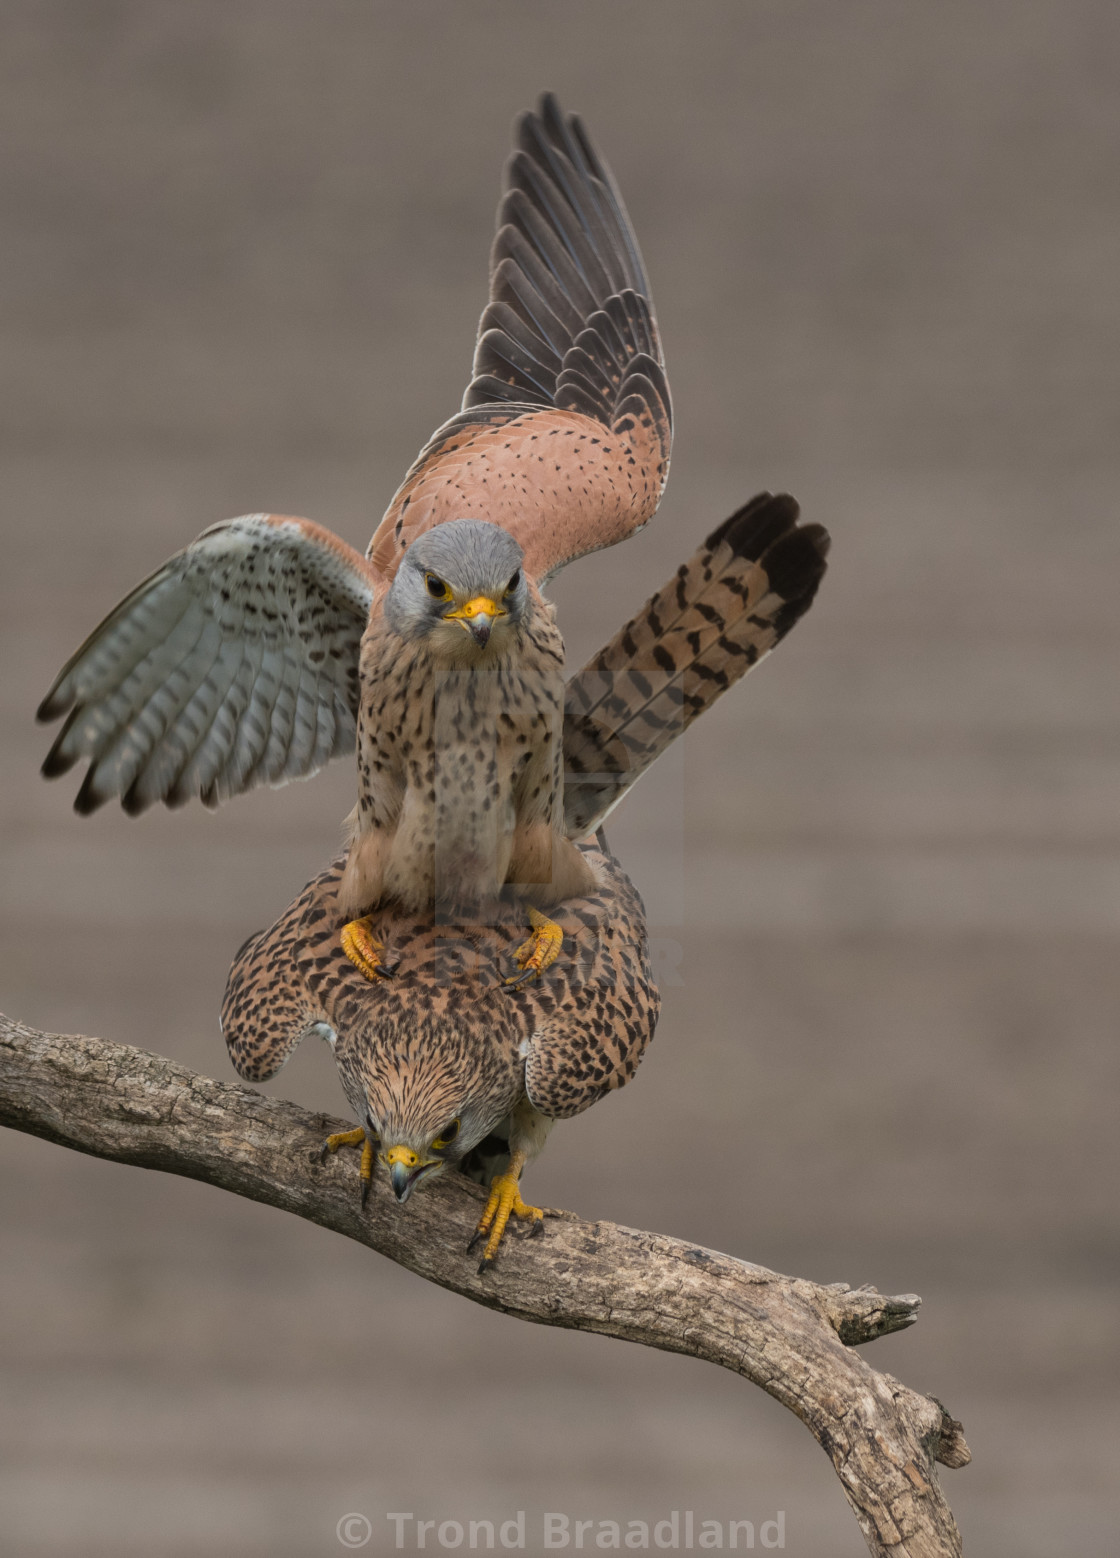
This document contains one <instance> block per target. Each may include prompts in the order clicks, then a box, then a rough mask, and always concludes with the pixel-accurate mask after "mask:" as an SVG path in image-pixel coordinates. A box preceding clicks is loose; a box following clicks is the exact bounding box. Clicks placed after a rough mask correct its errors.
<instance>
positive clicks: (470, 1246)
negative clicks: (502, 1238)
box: [467, 1229, 486, 1255]
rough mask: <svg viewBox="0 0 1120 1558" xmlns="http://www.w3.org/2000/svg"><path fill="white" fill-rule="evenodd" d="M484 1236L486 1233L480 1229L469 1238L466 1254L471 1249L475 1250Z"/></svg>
mask: <svg viewBox="0 0 1120 1558" xmlns="http://www.w3.org/2000/svg"><path fill="white" fill-rule="evenodd" d="M485 1237H486V1235H485V1234H484V1233H483V1232H482V1231H481V1229H480V1230H479V1231H478V1232H477V1233H476V1234H475V1235H474V1237H473V1238H472V1239H471V1242H470V1243H469V1244H468V1245H467V1254H468V1255H469V1254H470V1253H471V1251H472V1250H477V1248H478V1246H479V1245H480V1244H481V1243H482V1241H483V1239H485Z"/></svg>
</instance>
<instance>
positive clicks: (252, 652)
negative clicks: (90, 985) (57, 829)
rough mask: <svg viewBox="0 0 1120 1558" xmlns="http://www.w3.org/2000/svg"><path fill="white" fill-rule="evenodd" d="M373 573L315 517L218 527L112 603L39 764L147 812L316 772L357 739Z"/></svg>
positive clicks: (79, 657)
mask: <svg viewBox="0 0 1120 1558" xmlns="http://www.w3.org/2000/svg"><path fill="white" fill-rule="evenodd" d="M375 585H376V579H375V576H374V574H373V571H372V570H371V568H370V566H369V564H368V563H367V562H366V560H365V559H364V558H363V557H362V556H361V555H360V553H358V552H355V551H354V550H353V548H351V547H349V546H347V545H346V544H345V543H344V542H342V541H340V540H339V539H338V538H337V537H336V536H333V535H331V533H330V532H329V531H327V530H324V529H323V528H322V527H321V526H319V525H315V524H312V523H311V522H310V521H309V520H306V519H291V518H288V517H285V516H280V515H274V514H251V515H247V516H245V517H243V518H241V519H231V520H228V521H226V522H224V523H223V524H220V525H214V526H212V527H211V528H210V529H209V530H206V531H204V532H203V533H202V535H201V536H199V538H198V540H197V541H195V542H193V543H192V544H191V545H190V546H188V547H187V548H186V550H185V551H182V552H179V553H178V554H177V555H176V556H175V557H173V558H171V560H170V562H167V563H165V564H164V566H163V567H162V568H160V569H158V570H157V571H156V572H155V573H154V574H152V575H151V577H150V578H148V579H146V580H145V581H144V583H143V584H141V585H139V586H138V587H137V588H136V589H135V590H133V592H132V594H131V595H129V596H128V597H127V598H126V599H125V600H123V601H122V602H121V604H120V605H119V606H118V607H117V608H116V609H115V610H114V611H113V612H111V613H110V614H109V616H108V617H106V619H105V621H104V622H102V624H101V625H100V627H98V628H96V629H95V630H94V631H93V633H92V634H91V635H90V637H89V638H88V639H87V640H86V642H85V643H84V644H83V645H82V647H81V648H80V649H79V650H78V652H77V653H76V654H75V655H74V656H73V657H72V659H71V660H69V661H68V662H67V664H66V665H65V666H64V667H63V669H62V671H61V672H60V674H59V676H58V678H57V680H56V681H55V684H54V686H53V687H52V688H51V690H50V692H49V693H48V694H47V696H46V698H45V699H44V701H43V703H42V706H41V707H40V709H39V716H38V717H39V718H40V719H41V720H53V719H56V718H58V717H59V716H60V715H63V714H65V715H67V720H66V723H65V725H64V726H63V728H62V731H61V733H60V735H59V737H58V739H57V741H56V742H55V744H54V746H53V747H52V748H51V750H50V753H49V754H48V756H47V759H46V762H45V763H44V764H43V773H44V775H45V776H46V777H47V778H54V777H55V776H56V775H58V774H64V773H66V772H67V771H68V770H69V769H70V768H72V767H73V766H74V764H75V763H77V762H78V761H79V760H80V759H82V758H88V759H89V761H90V766H89V769H88V771H87V773H86V776H85V780H84V782H83V783H82V786H81V789H80V790H79V791H78V796H77V799H76V801H75V803H74V805H75V809H76V810H77V811H79V812H82V813H83V814H84V813H88V812H92V811H94V810H96V808H97V807H98V806H101V805H103V804H104V802H106V801H108V800H110V799H111V798H112V797H113V796H119V797H120V799H121V804H122V805H123V806H124V809H125V810H126V811H127V812H129V813H131V814H133V815H135V814H138V813H139V812H142V811H144V810H145V809H146V808H147V807H149V806H151V805H152V804H153V802H155V801H163V802H164V803H165V804H166V805H168V806H179V805H182V804H183V803H184V802H186V801H188V800H190V798H191V797H192V796H195V795H197V796H200V797H201V799H202V801H203V802H204V803H205V804H206V805H207V806H216V805H217V804H218V803H219V802H220V801H224V800H226V799H228V798H229V797H230V796H231V795H237V794H240V793H241V792H242V791H245V790H249V789H252V788H253V787H254V786H256V785H262V784H268V785H279V784H285V783H286V782H287V781H288V780H289V779H298V778H304V777H306V776H308V775H310V774H313V773H315V772H316V770H318V769H319V768H322V767H323V765H324V764H325V763H326V762H328V760H329V759H330V758H332V757H338V756H340V755H341V754H343V753H346V752H352V751H353V750H354V741H355V721H356V717H357V709H358V648H359V644H360V641H361V637H362V633H363V631H364V630H365V625H366V620H367V618H368V616H369V610H370V604H371V602H372V600H373V595H374V590H375Z"/></svg>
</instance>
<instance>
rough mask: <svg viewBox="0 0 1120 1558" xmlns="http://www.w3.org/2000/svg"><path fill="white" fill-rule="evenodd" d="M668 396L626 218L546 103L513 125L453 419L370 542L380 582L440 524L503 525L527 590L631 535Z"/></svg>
mask: <svg viewBox="0 0 1120 1558" xmlns="http://www.w3.org/2000/svg"><path fill="white" fill-rule="evenodd" d="M671 429H672V416H671V407H670V400H669V386H668V382H667V380H666V378H665V363H664V358H663V356H662V352H661V343H660V338H659V336H658V331H657V324H656V321H655V319H654V315H653V305H652V302H651V299H650V289H649V283H648V281H647V279H646V273H645V268H644V266H643V264H642V258H641V255H640V253H639V252H638V245H637V241H636V239H635V237H634V233H633V230H632V228H631V226H630V220H629V217H628V216H627V214H626V208H625V206H624V205H623V203H622V197H621V195H620V194H619V192H618V189H617V187H616V185H615V182H614V179H613V178H612V176H611V174H610V171H609V169H608V168H607V165H606V163H605V162H603V160H602V158H601V157H600V156H599V154H598V152H597V151H596V150H595V148H594V146H593V145H592V143H591V141H590V139H589V137H588V135H587V132H586V130H585V129H584V127H583V125H582V124H581V123H580V121H579V119H577V118H575V117H574V116H569V117H565V116H564V115H563V114H562V113H561V111H560V108H559V105H558V104H557V102H556V100H555V98H553V97H551V96H546V97H544V98H542V99H541V103H540V107H539V110H538V112H537V113H528V114H525V115H523V116H522V118H521V119H520V120H519V121H518V124H517V128H516V149H515V151H514V153H513V155H512V157H511V158H510V161H509V163H508V164H507V167H506V176H505V194H504V195H503V198H502V202H501V205H500V207H499V209H498V231H497V235H496V237H495V239H494V246H493V250H492V252H491V258H490V301H489V303H488V305H487V307H486V310H485V312H484V313H483V315H482V319H481V321H480V324H479V332H478V343H477V347H476V349H475V358H474V376H473V378H472V379H471V382H470V384H469V385H468V386H467V391H466V394H465V396H464V398H463V409H462V411H461V412H460V413H459V415H458V416H456V417H453V418H452V419H451V421H450V422H447V423H446V424H445V425H444V426H443V427H441V428H440V429H439V430H438V432H436V434H435V435H434V436H433V438H432V440H431V442H430V443H429V444H428V445H427V447H426V448H425V449H423V450H422V451H421V453H420V456H419V458H418V459H417V461H416V463H415V464H414V465H413V467H412V469H411V470H410V471H409V473H408V475H407V476H406V478H405V480H404V483H403V485H402V486H401V488H400V490H399V491H398V492H397V494H396V496H395V497H394V499H393V501H392V503H391V504H390V505H389V508H388V511H387V512H386V514H385V517H384V519H383V520H382V521H381V524H380V526H379V527H378V529H377V531H376V533H375V535H374V537H373V540H372V541H371V543H370V548H369V554H368V555H369V557H370V558H371V560H372V561H373V563H374V564H375V566H376V567H377V569H378V570H379V572H381V573H383V574H385V575H386V576H388V575H391V574H392V573H394V572H395V570H396V567H397V565H398V563H399V561H400V558H401V555H402V553H403V552H404V550H405V548H406V547H407V546H409V545H410V543H411V542H412V541H413V540H414V539H415V537H416V536H417V535H418V534H419V533H420V532H421V531H423V530H426V529H428V528H429V527H430V526H432V525H436V524H440V523H441V522H443V521H444V520H448V519H463V518H470V517H473V518H477V519H486V520H491V521H492V522H494V523H496V524H500V525H503V526H504V527H505V528H506V529H507V530H509V531H511V532H512V534H514V535H515V536H516V537H517V540H518V541H519V542H520V544H521V546H522V547H523V548H524V551H525V566H526V568H527V569H528V571H529V573H530V574H531V575H532V576H533V577H534V578H535V579H537V580H538V582H540V581H543V580H544V579H546V578H547V577H548V576H549V575H550V574H552V573H555V572H556V570H557V569H558V568H561V567H562V566H563V565H564V564H565V563H567V562H570V561H571V560H572V559H573V558H575V557H580V556H582V555H583V554H584V553H585V552H593V551H596V550H598V549H599V548H601V547H605V546H611V545H613V544H614V543H615V542H616V541H621V540H624V539H625V538H626V537H627V536H629V535H631V534H632V533H633V532H634V531H635V530H638V529H639V528H640V527H641V526H642V525H644V524H645V523H646V521H647V520H648V519H649V518H650V517H651V515H652V514H653V512H654V510H655V509H656V508H657V505H658V502H659V501H660V498H661V492H662V489H663V487H664V485H665V478H666V475H667V473H668V468H669V447H670V443H671Z"/></svg>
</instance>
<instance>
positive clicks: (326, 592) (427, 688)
mask: <svg viewBox="0 0 1120 1558" xmlns="http://www.w3.org/2000/svg"><path fill="white" fill-rule="evenodd" d="M670 442H671V410H670V399H669V389H668V384H667V381H666V378H665V371H664V361H663V357H662V352H661V346H660V341H659V336H658V331H657V326H656V323H655V321H654V315H653V310H652V305H651V302H650V290H649V285H648V282H647V280H646V274H645V269H644V266H643V264H642V259H641V255H640V254H639V251H638V246H637V242H636V240H635V238H634V234H633V231H632V228H631V226H630V222H629V219H628V217H627V215H626V211H625V208H624V206H623V203H622V199H621V196H620V195H619V193H618V190H617V188H616V186H615V183H614V180H613V178H612V176H611V174H610V172H609V170H608V168H607V166H606V164H605V163H604V162H603V160H602V159H601V158H600V156H599V155H598V153H597V152H596V150H595V148H594V147H593V145H592V143H591V141H590V139H589V137H588V135H587V133H586V131H585V130H584V128H583V126H582V125H581V123H580V121H579V120H578V119H577V118H574V117H567V118H565V117H564V115H563V114H562V113H561V111H560V109H559V107H558V105H557V103H556V101H555V99H554V98H552V97H551V96H546V97H544V98H543V99H542V100H541V103H540V107H539V111H538V112H537V113H528V114H525V115H523V116H522V118H521V119H520V120H519V122H518V125H517V127H516V147H515V150H514V152H513V155H512V157H511V158H510V160H509V162H508V164H507V168H506V176H505V193H504V195H503V198H502V201H501V204H500V207H499V212H498V231H497V234H496V237H495V239H494V244H493V249H492V253H491V264H490V299H489V303H488V305H487V307H486V309H485V311H484V313H483V315H482V319H481V322H480V326H479V332H478V340H477V345H476V350H475V357H474V369H473V376H472V378H471V381H470V383H469V384H468V386H467V389H466V393H465V395H464V398H463V404H462V409H461V410H460V411H459V413H458V414H457V415H456V416H454V417H453V418H452V419H451V421H449V422H447V423H445V424H444V425H443V426H442V427H441V428H440V429H439V430H438V431H437V432H436V433H435V435H434V436H433V438H432V439H431V441H430V442H429V443H428V444H427V446H426V447H425V448H424V449H423V450H422V452H421V454H420V455H419V457H418V459H417V460H416V462H415V464H414V465H413V466H412V468H411V470H410V471H409V472H408V474H407V476H406V478H405V480H404V482H403V484H402V486H401V487H400V489H399V491H398V492H397V494H396V496H395V497H394V498H393V500H392V502H391V503H390V505H389V508H388V510H387V511H386V514H385V516H384V518H383V519H382V521H381V523H380V525H379V526H378V528H377V530H376V532H375V533H374V536H373V539H372V541H371V542H370V546H369V549H368V551H367V554H366V556H365V557H362V556H360V555H359V554H358V553H357V552H355V551H354V550H353V549H351V548H350V547H349V546H347V545H346V544H345V543H344V542H342V541H340V540H339V539H338V538H337V537H335V536H333V535H331V534H330V533H329V532H328V531H326V530H324V529H322V528H321V527H320V526H318V525H315V524H313V523H311V522H310V521H307V520H303V519H295V518H287V517H283V516H276V515H269V514H257V515H250V516H247V517H243V518H240V519H235V520H230V521H227V522H226V523H224V524H220V525H215V526H213V527H211V528H210V529H209V530H207V531H204V532H203V534H202V535H201V536H200V537H199V538H198V540H197V541H195V542H194V543H193V544H192V545H191V546H189V547H187V548H186V550H185V551H183V552H181V553H179V554H178V555H177V556H176V557H174V558H172V559H171V561H170V562H168V563H167V564H165V565H164V567H162V568H161V569H159V570H158V571H157V572H156V573H155V574H153V575H152V576H151V577H150V578H149V579H148V580H146V581H145V582H144V583H143V584H141V585H140V586H139V587H138V588H137V589H136V590H134V591H133V593H132V594H131V595H130V596H129V597H128V598H127V599H126V600H125V601H124V602H123V603H122V604H121V605H120V606H118V607H117V608H116V610H115V611H114V612H112V613H111V615H110V616H109V617H108V618H106V620H105V621H104V622H103V623H102V624H101V626H100V627H99V628H97V629H96V630H95V631H94V633H93V634H92V635H91V637H90V638H89V639H87V641H86V643H85V644H84V645H83V646H82V648H81V649H79V650H78V652H77V654H76V655H75V656H74V657H73V658H72V659H71V660H70V661H69V662H68V664H67V665H66V666H65V667H64V669H63V671H62V672H61V674H60V675H59V677H58V679H57V680H56V682H55V684H54V686H53V687H52V688H51V690H50V692H49V693H48V695H47V697H46V699H45V700H44V702H43V705H42V707H41V709H40V711H39V713H40V718H42V719H53V718H55V717H57V716H59V715H62V714H68V718H67V721H66V724H65V726H64V727H63V730H62V732H61V734H60V736H59V737H58V740H57V741H56V742H55V744H54V746H53V748H52V749H51V752H50V754H49V755H48V757H47V760H46V762H45V764H44V773H46V774H47V775H48V776H53V775H56V774H60V773H64V772H65V771H66V770H67V769H69V768H70V767H72V766H73V764H74V763H75V762H77V761H78V760H79V759H80V758H88V759H89V760H90V767H89V770H88V772H87V774H86V776H85V780H84V781H83V783H82V786H81V788H80V790H79V792H78V796H77V800H76V802H75V805H76V807H77V809H78V810H79V811H80V812H83V813H85V812H90V811H93V810H94V809H95V808H96V807H97V806H99V805H101V804H102V803H103V802H104V801H106V800H108V799H110V798H111V797H112V796H114V795H116V796H120V798H121V800H122V804H123V805H124V807H125V810H126V811H128V812H130V813H138V812H141V811H143V810H144V809H145V808H146V807H147V806H150V805H151V804H152V803H153V802H155V801H157V800H158V801H163V802H165V803H166V804H167V805H169V806H176V805H180V804H182V803H183V802H185V801H187V800H189V799H190V798H191V797H192V796H196V795H197V796H199V797H201V799H202V800H203V802H204V803H205V804H207V805H215V804H217V803H218V802H219V801H222V800H225V799H226V798H228V797H229V796H231V795H235V794H238V793H240V792H242V791H245V790H248V789H250V788H252V787H253V786H255V785H258V784H281V783H285V782H286V781H288V780H290V779H294V778H301V777H304V776H306V775H309V774H311V773H313V772H315V771H316V770H317V769H318V768H319V767H321V766H322V765H323V764H324V763H325V762H326V761H328V759H329V758H331V757H332V756H336V755H338V754H339V753H341V752H345V751H349V750H351V749H352V748H353V747H354V746H355V743H356V745H357V751H358V803H357V806H356V807H355V809H354V812H353V814H352V842H351V846H350V853H349V858H348V860H347V865H346V870H345V872H344V874H343V878H342V884H341V888H340V894H341V901H342V904H343V907H344V910H345V911H346V912H347V913H348V915H350V916H352V917H357V918H354V919H353V920H352V922H351V923H348V924H347V926H346V927H345V929H344V940H345V945H346V948H347V952H348V955H349V956H350V957H351V958H352V959H353V960H354V961H355V962H356V963H357V964H358V966H359V967H362V968H363V969H364V970H365V972H366V973H367V974H368V975H369V976H370V977H376V975H377V974H378V972H379V969H380V967H381V960H380V956H379V954H380V952H381V950H382V949H381V948H380V947H379V946H378V945H377V939H376V937H374V936H373V933H372V928H371V922H370V920H369V919H368V917H366V916H364V915H362V913H361V911H363V910H366V909H368V908H370V907H371V906H372V905H375V904H378V903H381V902H383V901H385V900H391V901H393V902H395V903H397V904H399V905H400V906H401V907H403V908H405V909H412V910H416V911H419V910H420V909H422V908H425V907H428V906H430V905H432V904H433V903H434V904H436V906H437V907H438V908H440V909H441V910H442V911H443V912H445V913H449V914H452V915H462V914H468V915H476V916H477V915H479V914H481V913H484V912H492V911H493V908H494V905H495V904H496V901H497V898H498V895H499V894H500V893H501V892H502V891H503V889H504V890H506V891H507V893H508V892H512V893H513V894H514V895H516V896H518V897H519V898H522V899H525V900H527V901H528V902H529V903H530V904H531V905H532V904H535V905H537V906H538V908H549V907H551V906H553V905H555V904H556V903H557V902H559V901H561V900H562V899H564V898H565V897H568V896H570V895H572V894H586V893H588V892H589V891H591V889H592V888H593V886H594V879H593V866H591V865H590V864H589V862H588V858H587V857H586V856H585V855H584V854H581V853H580V851H579V850H578V849H576V847H575V845H574V844H573V842H572V841H571V839H570V838H569V837H568V835H567V833H566V831H565V829H564V826H563V807H562V789H563V770H562V759H561V753H560V742H559V732H560V726H561V721H562V707H563V689H564V684H563V670H562V667H563V643H562V640H561V638H560V634H559V631H558V629H557V627H556V624H555V621H554V618H553V614H552V611H551V609H550V608H549V607H548V606H547V605H546V604H545V602H544V600H543V598H542V596H541V588H542V587H543V586H544V585H545V584H546V583H547V581H548V579H549V578H550V577H551V576H552V575H553V574H555V573H556V571H557V570H558V569H559V568H561V567H562V566H563V565H564V564H565V563H568V562H570V561H571V560H572V559H573V558H576V557H580V556H582V555H583V554H585V553H587V552H591V551H595V550H598V549H599V548H602V547H606V546H610V545H612V544H614V543H615V542H617V541H620V540H623V539H624V538H626V537H627V536H629V535H631V534H633V532H634V531H636V530H637V529H639V528H640V527H641V526H642V525H644V524H645V523H646V521H647V520H648V519H649V518H650V516H651V515H652V514H653V512H654V510H655V509H656V507H657V504H658V502H659V500H660V497H661V493H662V489H663V487H664V484H665V478H666V475H667V471H668V463H669V450H670ZM530 920H531V923H532V924H533V925H534V947H533V951H532V953H531V954H530V955H529V956H528V957H527V959H526V962H525V965H524V972H525V973H526V974H535V973H539V972H540V971H541V970H542V969H543V967H545V966H547V963H548V961H549V959H550V958H551V957H552V956H553V955H554V952H555V946H556V930H555V925H554V923H553V922H550V921H548V920H546V919H545V918H544V917H543V916H542V915H540V914H539V913H537V912H536V911H535V910H533V909H531V910H530Z"/></svg>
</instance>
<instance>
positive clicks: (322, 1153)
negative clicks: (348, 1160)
mask: <svg viewBox="0 0 1120 1558" xmlns="http://www.w3.org/2000/svg"><path fill="white" fill-rule="evenodd" d="M330 1155H331V1145H330V1142H327V1141H325V1142H324V1143H323V1145H322V1146H321V1147H320V1148H319V1162H320V1163H325V1162H326V1161H327V1159H328V1158H329V1157H330Z"/></svg>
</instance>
